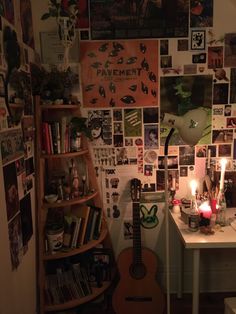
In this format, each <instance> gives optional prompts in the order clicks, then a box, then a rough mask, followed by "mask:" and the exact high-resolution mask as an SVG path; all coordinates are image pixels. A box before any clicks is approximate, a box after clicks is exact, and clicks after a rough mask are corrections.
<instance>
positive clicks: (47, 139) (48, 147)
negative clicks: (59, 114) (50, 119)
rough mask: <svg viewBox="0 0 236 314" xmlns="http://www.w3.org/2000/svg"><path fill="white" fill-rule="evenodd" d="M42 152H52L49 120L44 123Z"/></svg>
mask: <svg viewBox="0 0 236 314" xmlns="http://www.w3.org/2000/svg"><path fill="white" fill-rule="evenodd" d="M41 145H42V152H43V153H45V154H51V144H50V136H49V125H48V123H47V122H43V123H42V144H41Z"/></svg>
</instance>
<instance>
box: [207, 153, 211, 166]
mask: <svg viewBox="0 0 236 314" xmlns="http://www.w3.org/2000/svg"><path fill="white" fill-rule="evenodd" d="M210 166H211V150H210V149H208V151H207V169H209V168H210Z"/></svg>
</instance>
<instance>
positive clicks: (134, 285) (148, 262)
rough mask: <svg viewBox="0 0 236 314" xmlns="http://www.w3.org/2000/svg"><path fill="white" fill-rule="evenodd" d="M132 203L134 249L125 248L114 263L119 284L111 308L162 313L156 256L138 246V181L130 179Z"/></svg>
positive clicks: (124, 313)
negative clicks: (118, 275) (116, 267)
mask: <svg viewBox="0 0 236 314" xmlns="http://www.w3.org/2000/svg"><path fill="white" fill-rule="evenodd" d="M130 183H131V197H132V201H133V247H130V248H126V249H124V250H123V251H122V252H121V253H120V255H119V257H118V260H117V266H118V270H119V273H120V281H119V283H118V285H117V287H116V288H115V291H114V294H113V297H112V305H113V309H114V311H115V313H116V314H127V313H132V314H161V313H163V311H164V307H165V301H164V295H163V293H162V291H161V289H160V287H159V286H158V284H157V281H156V279H155V277H156V269H157V257H156V255H155V254H154V252H153V251H151V250H150V249H148V248H144V247H142V246H141V227H140V210H139V201H140V194H141V182H140V180H139V179H136V178H135V179H132V180H131V182H130Z"/></svg>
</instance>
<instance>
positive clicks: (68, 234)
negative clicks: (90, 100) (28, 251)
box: [34, 96, 114, 314]
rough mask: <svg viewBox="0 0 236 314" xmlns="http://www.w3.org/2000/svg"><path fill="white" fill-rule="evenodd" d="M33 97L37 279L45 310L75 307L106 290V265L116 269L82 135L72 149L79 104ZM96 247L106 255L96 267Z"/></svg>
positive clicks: (43, 309)
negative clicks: (101, 263)
mask: <svg viewBox="0 0 236 314" xmlns="http://www.w3.org/2000/svg"><path fill="white" fill-rule="evenodd" d="M34 101H35V117H36V118H35V127H36V140H35V144H36V145H35V156H36V191H37V192H36V202H37V223H36V225H37V230H36V233H37V257H38V258H37V262H38V265H37V267H38V280H37V282H38V292H39V293H38V295H39V302H38V304H39V313H40V314H43V313H48V312H56V311H61V310H66V309H71V308H76V307H78V306H80V305H81V304H83V303H86V302H89V301H91V300H93V299H94V298H96V297H97V296H99V295H100V294H102V293H104V292H105V290H106V289H107V288H108V287H109V286H110V284H111V280H112V276H109V278H108V277H107V276H105V275H103V273H104V269H106V273H107V269H109V273H110V271H111V274H112V273H114V257H113V251H112V245H111V240H110V237H109V232H108V228H107V224H106V219H105V215H104V213H103V210H102V200H101V197H100V192H99V186H98V183H97V178H96V172H95V169H94V166H93V162H92V158H91V156H90V150H89V145H88V141H87V139H86V137H85V136H83V135H82V140H81V143H82V144H81V146H80V147H78V150H77V151H72V149H71V137H72V131H71V124H70V120H71V118H72V117H75V116H81V113H80V107H79V105H77V104H75V105H74V104H73V105H67V104H63V105H48V104H47V105H46V104H44V103H43V102H42V100H41V99H40V97H39V96H35V99H34ZM45 196H48V197H46V198H45ZM72 239H73V246H72V244H71V243H72ZM96 249H99V250H104V252H105V253H104V254H103V255H101V256H103V258H104V257H105V258H106V264H104V265H102V266H101V265H99V268H98V267H97V264H96V263H97V260H95V259H94V255H93V254H94V253H93V252H94V250H95V251H96ZM107 250H109V254H108V255H109V257H108V255H106V254H107V253H106V251H107ZM99 256H100V255H99ZM107 257H108V259H107ZM75 265H78V267H77V268H75V267H74V266H75ZM103 267H104V269H103ZM94 268H95V269H96V272H97V271H98V272H99V273H96V272H95V274H94V272H92V271H91V269H94ZM78 269H79V270H78ZM96 276H97V277H98V276H99V282H98V278H97V277H96ZM103 276H105V277H104V278H103Z"/></svg>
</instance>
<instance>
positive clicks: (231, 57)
mask: <svg viewBox="0 0 236 314" xmlns="http://www.w3.org/2000/svg"><path fill="white" fill-rule="evenodd" d="M224 43H225V54H224V56H225V59H224V65H225V67H231V68H235V67H236V33H228V34H225V41H224Z"/></svg>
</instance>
